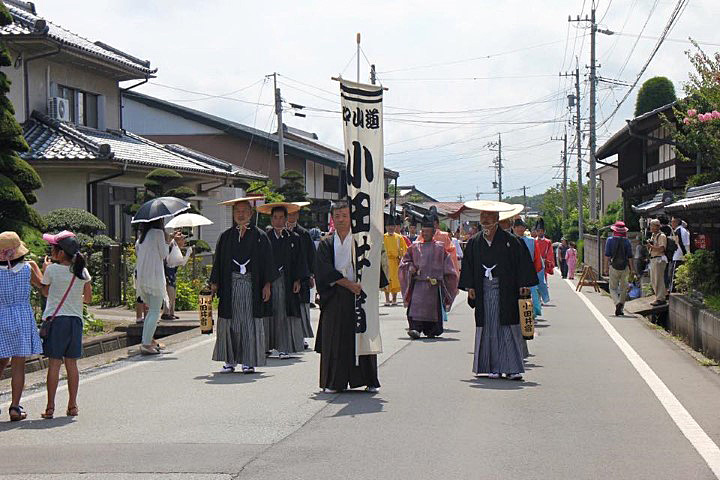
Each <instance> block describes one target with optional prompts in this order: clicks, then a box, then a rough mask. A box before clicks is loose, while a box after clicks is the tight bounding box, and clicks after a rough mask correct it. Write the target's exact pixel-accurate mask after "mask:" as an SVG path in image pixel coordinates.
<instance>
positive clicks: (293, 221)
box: [287, 202, 315, 348]
mask: <svg viewBox="0 0 720 480" xmlns="http://www.w3.org/2000/svg"><path fill="white" fill-rule="evenodd" d="M293 204H294V205H297V207H298V210H297V211H293V212H290V211H288V222H287V228H288V230H289V231H290V232H291V233H294V234H296V235H297V236H298V237H299V239H300V249H301V250H302V252H303V256H304V257H305V264H306V265H307V268H308V278H307V281H304V282H303V283H302V285H301V286H300V293H299V295H300V319H301V321H302V329H303V337H305V338H313V337H314V336H315V334H314V333H313V329H312V324H311V323H310V304H311V303H312V302H313V300H314V299H312V298H310V291H311V290H312V288H313V287H314V286H315V277H314V275H313V270H312V269H313V263H315V244H314V243H313V240H312V238H311V237H310V232H308V231H307V229H305V228H304V227H302V226H301V225H300V224H299V223H298V218H299V217H300V209H302V208H303V207H306V206H307V205H310V202H293ZM307 347H308V344H307V343H305V348H307Z"/></svg>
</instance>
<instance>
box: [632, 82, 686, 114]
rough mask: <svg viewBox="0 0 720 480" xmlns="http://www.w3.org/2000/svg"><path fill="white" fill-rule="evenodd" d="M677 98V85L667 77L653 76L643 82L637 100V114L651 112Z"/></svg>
mask: <svg viewBox="0 0 720 480" xmlns="http://www.w3.org/2000/svg"><path fill="white" fill-rule="evenodd" d="M675 100H677V97H676V96H675V86H674V85H673V83H672V82H671V81H670V79H668V78H667V77H653V78H650V79H648V80H647V81H646V82H645V83H643V85H642V87H640V90H639V91H638V94H637V99H636V100H635V116H636V117H639V116H640V115H642V114H643V113H647V112H651V111H653V110H655V109H656V108H659V107H662V106H664V105H667V104H669V103H672V102H674V101H675Z"/></svg>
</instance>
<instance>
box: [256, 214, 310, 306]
mask: <svg viewBox="0 0 720 480" xmlns="http://www.w3.org/2000/svg"><path fill="white" fill-rule="evenodd" d="M266 233H267V235H268V240H269V241H270V245H271V246H272V250H273V259H274V262H275V270H276V271H278V272H279V271H280V268H281V267H282V271H283V272H284V274H285V275H284V278H285V306H286V313H287V315H288V316H291V317H299V316H300V295H299V294H297V293H293V283H295V281H300V283H301V284H302V283H307V280H308V278H309V277H310V273H309V271H308V267H307V263H306V261H305V255H304V254H303V253H304V252H303V250H302V247H301V245H300V237H299V236H298V234H296V233H293V232H291V231H289V230H283V233H282V238H280V239H277V237H276V236H275V232H274V231H273V228H272V227H268V229H267V232H266ZM308 296H309V294H308Z"/></svg>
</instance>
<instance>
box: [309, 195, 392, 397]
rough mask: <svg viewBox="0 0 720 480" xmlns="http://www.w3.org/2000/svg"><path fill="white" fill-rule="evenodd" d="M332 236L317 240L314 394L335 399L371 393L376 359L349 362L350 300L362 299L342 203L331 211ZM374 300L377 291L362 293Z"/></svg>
mask: <svg viewBox="0 0 720 480" xmlns="http://www.w3.org/2000/svg"><path fill="white" fill-rule="evenodd" d="M331 213H332V218H333V222H334V224H335V232H334V233H332V234H330V235H328V236H326V237H325V238H323V239H322V240H320V244H319V245H318V250H317V254H316V255H315V267H314V271H315V281H316V285H317V290H318V293H319V294H320V323H319V324H318V330H317V339H316V341H315V351H316V352H318V353H320V388H322V389H323V391H324V392H325V393H336V392H341V391H343V390H346V389H347V388H348V386H349V387H350V388H357V387H362V386H364V387H366V390H367V391H369V392H377V391H378V389H379V388H380V382H379V381H378V376H377V355H360V356H359V357H357V360H358V361H357V363H356V356H355V347H356V344H355V342H356V339H355V333H356V321H355V319H356V313H355V298H356V296H360V295H361V294H362V285H361V284H360V283H359V282H358V281H357V277H356V274H355V266H354V265H353V236H352V235H351V233H350V207H349V206H348V203H347V202H345V201H344V200H340V201H337V202H335V203H334V204H333V205H332V207H331ZM368 293H369V294H371V295H377V290H375V291H373V292H368Z"/></svg>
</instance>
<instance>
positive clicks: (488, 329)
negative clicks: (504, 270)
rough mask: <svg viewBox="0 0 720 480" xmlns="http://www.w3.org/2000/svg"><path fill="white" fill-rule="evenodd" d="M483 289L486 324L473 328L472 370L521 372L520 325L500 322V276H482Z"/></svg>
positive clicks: (521, 343)
mask: <svg viewBox="0 0 720 480" xmlns="http://www.w3.org/2000/svg"><path fill="white" fill-rule="evenodd" d="M483 293H484V309H485V326H484V327H477V328H476V331H475V358H474V359H473V372H474V373H507V374H512V373H524V372H525V369H524V368H523V342H522V340H523V338H522V331H521V330H520V325H519V324H518V325H501V324H500V280H499V279H498V278H493V279H492V280H490V279H488V278H484V279H483ZM479 307H480V306H479V305H478V307H476V308H479Z"/></svg>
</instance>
